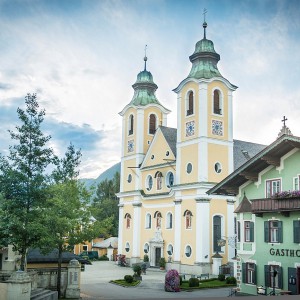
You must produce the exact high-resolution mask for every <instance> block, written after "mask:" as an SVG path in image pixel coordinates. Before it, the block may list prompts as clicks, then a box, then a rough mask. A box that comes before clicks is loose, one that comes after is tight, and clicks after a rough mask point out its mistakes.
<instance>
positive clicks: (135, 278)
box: [133, 275, 142, 281]
mask: <svg viewBox="0 0 300 300" xmlns="http://www.w3.org/2000/svg"><path fill="white" fill-rule="evenodd" d="M133 279H134V280H139V281H142V276H139V275H133Z"/></svg>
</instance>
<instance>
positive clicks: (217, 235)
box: [213, 216, 221, 252]
mask: <svg viewBox="0 0 300 300" xmlns="http://www.w3.org/2000/svg"><path fill="white" fill-rule="evenodd" d="M220 239H221V216H214V218H213V243H214V244H213V249H214V252H220V251H221V246H219V245H218V241H219V240H220Z"/></svg>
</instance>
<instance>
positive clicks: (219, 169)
mask: <svg viewBox="0 0 300 300" xmlns="http://www.w3.org/2000/svg"><path fill="white" fill-rule="evenodd" d="M215 171H216V173H221V172H222V166H221V164H220V163H216V164H215Z"/></svg>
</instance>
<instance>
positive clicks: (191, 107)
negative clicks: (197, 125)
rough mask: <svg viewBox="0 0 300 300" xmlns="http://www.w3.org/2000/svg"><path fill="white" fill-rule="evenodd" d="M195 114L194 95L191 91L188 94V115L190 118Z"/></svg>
mask: <svg viewBox="0 0 300 300" xmlns="http://www.w3.org/2000/svg"><path fill="white" fill-rule="evenodd" d="M193 113H194V93H193V92H192V91H190V92H189V94H188V99H187V110H186V115H187V116H190V115H192V114H193Z"/></svg>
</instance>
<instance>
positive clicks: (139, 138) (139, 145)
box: [135, 109, 145, 153]
mask: <svg viewBox="0 0 300 300" xmlns="http://www.w3.org/2000/svg"><path fill="white" fill-rule="evenodd" d="M144 123H145V120H144V110H143V109H138V110H137V122H136V135H135V137H136V148H135V149H136V150H135V153H144V139H145V137H144Z"/></svg>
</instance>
